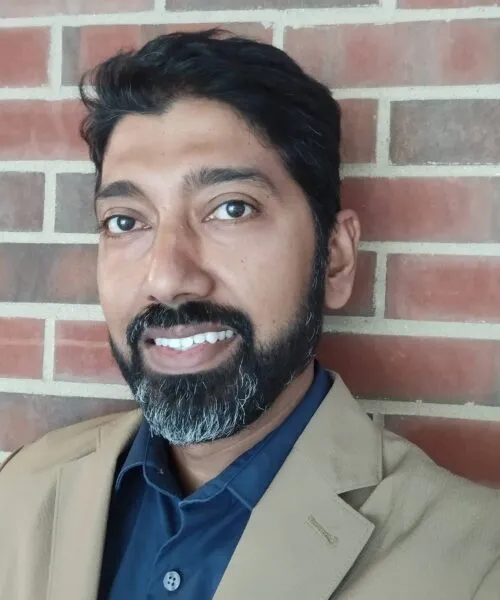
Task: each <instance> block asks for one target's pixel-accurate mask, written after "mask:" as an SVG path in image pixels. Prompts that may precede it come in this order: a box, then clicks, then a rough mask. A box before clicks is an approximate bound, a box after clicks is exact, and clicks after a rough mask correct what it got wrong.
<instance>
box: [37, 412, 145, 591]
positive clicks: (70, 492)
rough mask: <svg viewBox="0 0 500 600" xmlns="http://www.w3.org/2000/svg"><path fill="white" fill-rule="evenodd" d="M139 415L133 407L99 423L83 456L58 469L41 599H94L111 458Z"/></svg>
mask: <svg viewBox="0 0 500 600" xmlns="http://www.w3.org/2000/svg"><path fill="white" fill-rule="evenodd" d="M141 418H142V416H141V413H140V411H139V410H134V411H132V412H131V413H127V414H126V415H125V416H124V417H120V418H119V419H118V420H116V421H114V422H112V423H109V424H105V425H103V426H101V427H99V428H98V429H97V430H96V435H95V440H94V447H90V448H89V449H88V454H87V455H86V456H84V457H82V458H81V459H79V460H76V461H72V462H70V463H68V464H66V465H63V467H62V468H61V469H60V472H59V476H58V482H57V491H56V500H55V503H56V504H55V510H54V524H53V529H52V536H53V538H52V552H51V561H50V573H49V583H48V590H47V595H46V599H47V600H66V599H67V598H71V599H72V600H90V599H94V598H97V593H98V586H99V581H100V574H101V559H102V552H103V548H104V539H105V535H106V523H107V517H108V509H109V503H110V499H111V493H112V488H113V481H114V477H115V468H116V462H117V460H118V457H119V456H120V454H121V453H122V451H123V450H124V449H125V448H126V446H127V445H128V444H129V443H130V441H131V439H132V437H133V436H134V434H135V433H136V432H137V429H138V427H139V424H140V421H141ZM75 510H76V511H78V510H79V511H80V512H79V513H78V512H76V513H75Z"/></svg>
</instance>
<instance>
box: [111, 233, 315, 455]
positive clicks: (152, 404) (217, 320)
mask: <svg viewBox="0 0 500 600" xmlns="http://www.w3.org/2000/svg"><path fill="white" fill-rule="evenodd" d="M318 246H319V244H318ZM325 264H326V258H325V250H324V249H323V251H321V249H320V248H317V249H316V253H315V258H314V264H313V269H312V277H311V280H310V282H309V289H308V293H307V295H306V297H305V298H303V299H302V301H301V302H300V305H299V306H298V308H297V311H296V314H295V316H294V317H293V318H292V320H291V321H290V322H289V324H288V325H286V326H285V327H284V328H283V329H282V330H281V331H280V332H279V334H278V335H277V336H275V338H274V339H271V340H269V341H267V342H265V343H259V342H258V341H257V340H256V338H255V331H254V327H253V325H252V321H251V319H250V317H249V316H248V315H247V314H246V313H245V312H243V311H241V310H238V309H235V308H233V307H229V306H224V305H220V304H216V303H213V302H208V301H194V302H187V303H185V304H183V305H181V306H180V307H178V308H171V307H169V306H166V305H161V304H153V305H150V306H149V307H147V308H146V309H145V310H144V311H143V312H142V313H141V314H139V315H138V316H137V317H136V318H135V319H134V320H133V321H132V322H131V323H130V325H129V326H128V328H127V336H126V337H127V344H128V346H129V348H130V350H131V354H130V359H127V358H126V357H125V356H124V354H123V353H122V352H121V351H120V350H119V349H118V347H117V345H116V344H115V343H114V341H113V340H112V339H111V337H110V345H111V350H112V353H113V356H114V358H115V360H116V362H117V364H118V366H119V368H120V371H121V373H122V375H123V377H124V379H125V381H126V382H127V383H128V385H129V386H130V389H131V390H132V394H133V396H134V398H135V400H136V401H137V402H138V403H139V405H140V406H141V408H142V410H143V414H144V418H145V420H146V421H147V422H148V424H149V427H150V430H151V433H152V434H153V435H157V436H160V437H162V438H164V439H165V440H167V441H168V442H170V443H171V444H173V445H180V446H183V445H188V444H199V443H202V442H210V441H214V440H217V439H222V438H227V437H230V436H232V435H235V434H236V433H238V432H239V431H241V430H243V429H244V428H246V427H247V426H248V425H250V424H251V423H253V422H254V421H256V420H257V419H258V418H259V417H260V416H262V414H264V412H265V411H266V410H268V409H269V407H270V406H271V405H272V404H273V402H274V401H275V399H276V398H277V397H278V396H279V395H280V394H281V393H282V392H283V391H284V390H285V389H286V387H287V386H288V385H289V384H290V383H291V382H292V381H293V380H294V379H295V378H296V377H297V376H298V375H299V374H300V373H302V372H303V371H304V370H305V368H306V367H307V366H308V364H309V363H310V362H311V360H313V358H314V354H315V351H316V347H317V345H318V342H319V338H320V335H321V329H322V317H323V302H324V274H325ZM204 323H207V324H208V323H210V324H217V325H220V326H222V327H227V328H228V329H232V330H233V331H234V332H235V333H236V334H238V337H239V339H238V340H235V342H236V343H237V344H238V345H237V348H236V350H235V351H234V354H233V355H232V356H231V357H230V358H229V359H227V360H226V361H225V362H224V363H222V364H221V365H219V366H217V367H216V368H213V369H210V370H205V371H200V372H197V373H187V374H175V375H169V374H163V373H162V374H159V373H155V372H153V371H151V370H149V369H148V368H147V367H146V365H145V364H144V360H143V356H142V354H141V340H142V336H143V334H144V332H145V331H146V330H147V329H149V328H157V327H158V328H169V327H173V326H175V325H193V324H204ZM233 343H234V342H233Z"/></svg>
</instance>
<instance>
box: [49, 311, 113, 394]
mask: <svg viewBox="0 0 500 600" xmlns="http://www.w3.org/2000/svg"><path fill="white" fill-rule="evenodd" d="M55 342H56V343H55V348H56V349H55V366H54V370H55V373H54V377H55V379H62V380H65V381H81V382H87V381H90V382H95V383H125V382H124V380H123V378H122V376H121V373H120V371H119V369H118V367H117V366H116V363H115V362H114V359H113V357H112V355H111V350H110V348H109V343H108V330H107V327H106V326H105V324H104V323H88V322H84V321H60V322H58V323H56V337H55Z"/></svg>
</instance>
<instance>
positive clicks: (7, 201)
mask: <svg viewBox="0 0 500 600" xmlns="http://www.w3.org/2000/svg"><path fill="white" fill-rule="evenodd" d="M378 5H379V2H378V0H211V1H209V0H165V1H164V2H163V0H161V1H160V2H158V1H157V0H18V1H17V2H15V1H3V2H2V1H1V0H0V123H1V127H0V315H1V316H0V378H6V379H8V380H9V381H8V385H9V389H12V390H16V391H17V392H18V393H13V392H12V393H6V392H4V393H1V392H0V452H1V451H3V450H12V449H14V448H15V447H16V446H18V445H19V444H21V443H28V442H29V441H31V440H33V439H35V438H36V437H39V436H40V435H42V434H43V433H44V432H46V431H48V430H50V429H53V428H56V427H59V426H61V425H65V424H68V423H72V422H75V421H79V420H82V419H86V418H88V417H91V416H95V415H100V414H104V413H107V412H114V411H116V410H121V409H125V408H128V407H129V406H130V405H128V404H126V403H124V402H121V401H115V400H106V399H105V398H107V397H109V392H108V390H109V389H110V388H109V387H108V386H109V385H110V384H115V383H123V382H122V379H121V375H120V373H119V370H118V368H117V367H116V365H115V364H114V362H113V359H112V356H111V353H110V349H109V345H108V340H107V330H106V326H105V324H104V323H103V322H100V321H99V322H94V321H90V320H88V321H85V320H83V319H86V318H87V319H91V317H90V314H93V313H94V309H95V308H96V306H95V305H96V304H97V303H98V294H97V285H96V257H97V246H96V245H94V244H93V243H84V242H87V241H93V238H86V237H85V234H89V233H93V232H94V231H95V225H96V223H95V216H94V211H93V186H94V175H93V174H92V173H91V172H90V170H89V168H88V163H87V164H84V163H86V161H88V154H87V149H86V148H85V146H84V144H83V143H82V141H81V140H80V138H79V134H78V125H79V122H80V118H81V116H82V114H83V111H82V108H81V107H80V105H79V102H78V101H77V100H76V99H73V95H74V92H75V89H74V86H76V84H77V83H78V81H79V79H80V77H81V75H82V74H83V72H85V71H86V70H88V69H89V68H92V67H93V66H94V65H96V63H99V62H100V61H102V60H103V59H105V58H107V57H109V56H110V55H112V54H114V53H115V52H117V51H119V50H130V49H134V48H137V47H139V46H141V45H142V44H144V43H145V42H146V41H147V40H150V39H152V38H153V37H155V36H156V35H158V34H162V33H167V32H172V31H179V30H191V31H192V30H200V29H208V28H211V27H215V26H220V27H222V28H224V29H226V30H229V31H232V32H234V33H236V34H243V35H247V36H250V37H253V38H257V39H261V40H264V41H266V42H268V43H272V42H275V43H278V44H281V43H283V47H284V48H285V50H286V51H288V52H289V53H290V54H291V55H292V56H293V57H295V58H296V59H297V60H298V61H299V63H300V64H301V65H302V66H303V67H304V68H305V69H306V70H307V71H308V72H309V73H310V74H312V75H313V76H315V77H317V78H319V79H320V80H321V81H323V82H324V83H325V84H326V85H328V86H329V88H331V89H332V90H333V93H334V95H336V96H337V97H338V98H341V99H340V104H341V108H342V113H343V118H342V144H341V154H342V159H343V162H344V163H346V167H345V169H344V171H343V173H344V181H343V185H342V190H341V193H342V203H343V206H344V207H345V208H348V209H354V210H355V211H357V212H358V214H359V216H360V219H361V225H362V241H363V246H362V248H361V251H360V253H359V259H358V268H357V274H356V278H355V282H354V289H353V294H352V297H351V299H350V300H349V302H348V304H347V306H345V307H344V308H342V309H341V310H339V311H336V312H334V313H332V315H330V316H329V318H328V321H327V322H328V326H329V327H330V328H334V327H336V326H337V324H338V325H339V327H338V329H341V330H342V331H343V332H345V333H342V334H340V333H337V334H336V333H333V332H332V333H327V334H325V335H324V337H323V339H322V342H321V345H320V349H319V355H320V357H321V360H322V361H323V362H324V363H325V364H326V365H327V366H328V367H330V368H334V369H337V370H338V371H339V373H340V374H341V375H342V376H343V377H344V378H345V380H346V382H347V384H348V385H349V386H350V387H351V389H352V390H353V392H354V393H355V394H356V395H357V396H359V397H361V398H366V399H369V400H380V399H386V400H389V401H391V400H394V401H402V402H408V403H412V404H411V406H409V412H417V411H418V410H420V409H419V407H421V410H422V412H423V413H425V411H431V410H432V409H431V408H430V407H429V406H426V404H425V403H439V404H440V410H441V411H442V413H443V414H444V415H445V416H447V417H449V418H445V419H440V420H433V419H424V418H418V417H406V416H401V415H394V416H391V417H387V419H386V422H387V424H388V425H389V427H390V428H392V429H394V430H395V431H399V432H400V433H402V434H403V435H406V436H408V437H409V438H410V439H413V440H414V441H415V442H416V443H417V444H419V445H421V446H422V447H423V448H424V449H425V450H427V451H428V452H430V453H431V455H432V456H434V457H435V458H436V459H437V460H438V461H439V462H441V463H442V464H444V465H445V466H447V467H449V468H451V469H453V470H455V471H456V472H459V473H461V474H463V475H465V476H467V477H470V478H471V479H475V480H477V481H481V482H484V483H487V484H490V485H498V483H499V481H500V476H499V475H498V474H497V473H496V471H498V469H497V468H496V462H497V461H496V454H497V446H496V444H498V442H496V441H495V439H496V438H498V429H499V427H500V426H499V425H498V424H499V423H500V397H499V384H498V382H499V381H500V379H499V377H498V373H499V367H500V353H499V349H500V339H491V340H484V339H474V331H476V330H477V331H478V336H477V337H478V338H482V337H484V333H485V326H484V325H485V323H491V324H492V327H491V328H489V329H488V335H489V336H490V337H492V338H495V335H494V334H495V332H496V330H497V329H498V327H496V326H495V324H498V323H500V309H499V308H498V306H499V305H500V302H499V298H500V287H499V285H498V284H497V283H496V282H497V281H499V280H500V277H499V276H498V275H499V268H500V250H499V249H500V220H499V215H500V213H499V206H500V128H499V127H498V126H497V123H500V100H499V99H498V94H496V93H495V92H496V89H497V87H498V85H499V84H500V61H499V60H498V57H499V56H500V19H499V18H498V14H497V12H498V11H497V10H496V8H494V7H498V6H499V0H397V8H399V9H403V12H401V13H400V15H399V16H400V17H401V16H403V17H404V19H401V18H399V17H398V18H397V19H396V14H394V15H393V14H392V12H391V11H388V12H387V11H386V13H387V14H386V17H387V19H386V18H384V19H383V21H384V22H377V23H376V22H375V21H380V19H379V16H377V15H376V14H375V13H376V12H377V10H378ZM338 7H340V8H344V7H345V8H351V7H358V8H357V9H356V10H354V11H351V10H348V11H347V12H346V13H345V15H347V13H349V15H348V20H349V23H341V20H343V19H341V20H337V19H334V18H333V17H332V15H333V13H332V12H331V11H328V10H325V9H334V10H335V9H336V8H338ZM466 7H481V10H480V11H478V10H472V11H465V12H463V13H460V14H459V13H458V12H457V11H441V10H440V9H442V8H444V9H446V8H453V9H461V8H466ZM289 9H290V10H289ZM297 9H298V10H297ZM405 9H418V10H419V12H418V14H417V13H416V12H415V13H414V12H413V11H412V10H406V11H405ZM427 9H433V10H429V11H427ZM436 9H437V10H436ZM176 11H177V13H176ZM182 11H186V12H185V14H180V13H181V12H182ZM211 11H216V12H215V13H213V12H211ZM238 11H241V12H238ZM135 13H140V14H137V15H135ZM162 13H163V14H162ZM174 13H176V14H174ZM236 15H237V16H236ZM80 16H81V18H80ZM323 16H324V17H325V19H324V20H323ZM16 17H20V19H19V20H15V21H8V20H6V19H8V18H16ZM179 20H184V21H187V23H182V24H181V23H174V22H173V21H179ZM371 21H373V22H371ZM396 21H400V22H396ZM402 21H405V22H402ZM314 23H316V24H318V25H314ZM328 23H330V24H328ZM282 34H283V36H282ZM61 44H62V47H61ZM337 90H338V93H337ZM379 103H381V105H380V104H379ZM379 108H382V110H380V111H379ZM379 114H380V119H382V121H381V122H378V120H377V119H378V118H379ZM378 135H381V136H382V139H377V136H378ZM386 136H388V139H387V140H386V139H385V137H386ZM386 141H387V144H386ZM377 150H378V151H377ZM54 183H55V189H54ZM45 195H46V197H45ZM54 196H55V197H54ZM78 242H81V243H78ZM441 243H442V244H446V246H444V248H443V250H440V246H439V244H441ZM483 248H484V250H483ZM271 258H272V257H271ZM385 262H386V263H387V275H386V280H385V281H383V280H381V279H380V278H379V279H378V280H376V277H375V275H376V272H377V271H376V268H377V265H379V266H381V267H383V266H384V264H385ZM375 299H377V304H376V306H375V305H374V300H375ZM25 303H30V305H31V306H32V308H33V314H32V315H31V314H30V313H29V311H28V313H27V312H26V305H25ZM46 303H50V304H51V303H54V304H65V305H66V306H65V307H61V309H59V308H58V307H57V306H50V307H46V306H45V304H46ZM82 305H83V306H82ZM87 305H94V307H93V308H92V309H89V308H87ZM375 308H377V311H376V310H375ZM384 308H385V310H384ZM380 309H382V310H380ZM54 311H55V315H56V324H55V331H54V339H45V324H44V319H43V318H35V317H36V316H43V315H53V314H54ZM381 313H382V314H381ZM73 314H74V316H73ZM26 316H28V317H31V318H26ZM67 319H70V320H67ZM388 320H390V322H388ZM429 322H431V323H434V322H435V323H436V326H435V330H434V329H432V331H431V333H432V334H433V336H432V337H429ZM440 322H441V324H440ZM445 322H448V325H446V326H445ZM450 322H451V323H452V324H453V337H447V336H448V334H447V332H448V331H449V327H450V325H449V323H450ZM464 324H466V325H464ZM365 325H366V330H365V329H364V326H365ZM388 330H389V331H390V332H391V335H382V334H384V333H387V331H388ZM47 331H48V332H49V331H50V332H51V331H52V328H47ZM376 332H379V333H380V334H376ZM461 332H463V337H460V336H461ZM52 350H54V356H53V358H54V369H53V373H52V374H51V375H52V379H53V381H52V380H50V379H51V378H50V377H49V378H48V380H47V381H45V380H44V379H43V376H44V372H43V357H44V355H46V356H47V357H48V358H52V356H51V354H50V353H51V352H52ZM45 375H46V376H47V375H50V374H48V373H46V374H45ZM30 380H38V381H37V383H36V385H37V386H40V389H41V390H42V391H40V392H38V390H37V393H40V395H36V394H35V395H33V394H29V393H28V392H29V391H30V386H31V384H32V383H33V382H32V381H30ZM89 383H92V384H93V385H95V386H96V391H97V393H96V396H97V397H96V398H92V399H85V398H84V396H86V395H87V394H86V386H88V385H89ZM69 384H71V385H70V388H71V389H72V390H74V392H72V393H75V394H76V395H77V396H78V397H77V398H67V397H65V396H64V394H65V393H66V388H67V386H68V385H69ZM5 385H7V384H5ZM79 389H81V393H80V392H79V391H78V390H79ZM47 392H50V394H55V395H47ZM58 394H59V395H58ZM417 400H421V401H422V402H423V403H424V404H423V405H422V406H421V405H420V403H419V404H413V403H414V402H415V401H417ZM466 403H467V404H468V409H467V410H470V414H471V416H472V417H474V415H476V416H477V415H479V416H481V411H482V410H483V409H482V408H481V405H489V407H490V408H489V409H488V410H491V411H492V412H491V414H492V419H493V420H494V421H495V423H484V422H483V423H475V422H473V421H471V422H468V421H466V420H461V421H460V422H455V421H453V419H452V417H453V416H454V415H455V410H456V408H455V407H454V406H453V405H461V404H466ZM475 405H477V406H475ZM372 406H377V407H378V408H379V409H380V410H384V409H385V408H386V406H387V405H386V404H385V403H382V404H379V403H374V404H373V405H372ZM390 406H392V407H393V411H394V410H395V409H396V407H399V406H400V405H399V404H394V403H392V404H391V405H390ZM495 411H498V413H497V412H495ZM405 412H406V411H405Z"/></svg>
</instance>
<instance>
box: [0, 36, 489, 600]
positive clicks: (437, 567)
mask: <svg viewBox="0 0 500 600" xmlns="http://www.w3.org/2000/svg"><path fill="white" fill-rule="evenodd" d="M84 82H85V83H87V82H90V83H92V84H93V86H94V89H93V91H92V92H89V91H88V88H87V87H84V86H82V88H81V89H82V97H83V101H84V103H85V105H86V107H87V110H88V115H87V117H86V119H85V120H84V122H83V124H82V134H83V137H84V139H85V140H86V142H87V143H88V145H89V148H90V155H91V158H92V160H93V162H94V164H95V167H96V172H97V180H96V198H95V202H96V214H97V219H98V222H99V228H100V232H101V234H100V244H99V257H98V279H99V291H100V298H101V303H102V307H103V310H104V314H105V318H106V322H107V325H108V328H109V334H110V343H111V347H112V350H113V354H114V356H115V358H116V360H117V362H118V364H119V366H120V368H121V371H122V373H123V375H124V377H125V379H126V381H127V382H128V384H129V385H130V387H131V390H132V392H133V395H134V397H135V399H136V400H137V402H138V403H139V405H140V410H137V411H134V412H133V413H126V414H120V415H111V416H107V417H105V418H100V419H95V420H92V421H90V422H86V423H80V424H78V425H75V426H72V427H69V428H66V429H63V430H59V431H55V432H53V433H51V434H49V435H47V436H45V437H44V438H43V439H42V440H40V441H39V442H37V443H35V444H33V445H32V446H29V447H26V448H24V449H21V450H20V451H19V452H18V453H16V454H15V455H14V456H13V457H12V459H11V460H10V461H9V462H8V463H7V464H6V465H5V466H4V468H3V470H2V472H1V473H0V482H1V486H0V539H1V540H2V542H1V547H0V592H1V597H2V599H3V598H5V600H67V599H69V598H71V599H72V600H94V599H99V600H127V599H130V600H141V599H144V600H145V599H146V598H147V599H159V598H170V597H171V598H179V599H192V600H204V599H208V598H216V599H217V600H235V599H237V600H250V599H252V600H254V599H256V598H258V599H263V600H281V599H283V600H284V599H287V600H325V599H327V598H342V599H343V600H347V599H349V600H368V599H370V600H392V599H398V600H400V599H402V598H404V599H408V600H417V599H418V600H421V599H436V600H446V599H450V600H451V599H453V600H466V599H467V600H471V599H473V598H474V599H475V600H492V599H494V598H500V567H499V562H498V561H499V557H500V502H499V501H498V500H499V499H498V496H497V494H496V492H494V491H492V490H489V489H486V488H481V487H479V486H475V485H474V484H472V483H470V482H467V481H465V480H462V479H460V478H458V477H455V476H453V475H451V474H449V473H447V472H446V471H444V470H442V469H440V468H439V467H437V466H436V465H434V464H433V463H432V461H431V460H430V459H428V458H427V457H426V456H425V455H423V454H422V452H420V451H419V450H418V449H417V448H415V447H414V446H412V445H411V444H409V443H408V442H406V441H404V440H402V439H400V438H398V437H397V436H395V435H392V434H390V433H388V432H383V431H380V430H379V429H378V428H377V427H376V426H375V425H374V424H373V423H372V421H371V420H370V419H369V418H368V417H367V416H366V415H364V414H363V412H362V411H361V409H360V408H359V407H358V405H357V403H356V402H355V401H354V399H353V398H352V397H351V396H350V394H349V392H348V391H347V390H346V388H345V387H344V384H343V383H342V381H341V379H340V377H339V376H336V375H334V374H329V373H327V372H325V371H324V370H323V369H322V368H321V367H320V366H319V365H317V364H316V363H315V361H314V355H315V349H316V346H317V343H318V339H319V337H320V332H321V320H322V310H323V308H324V307H327V308H329V309H335V308H339V307H341V306H343V305H344V304H345V302H346V301H347V299H348V297H349V295H350V292H351V288H352V283H353V277H354V271H355V263H356V252H357V245H358V240H359V230H360V227H359V223H358V220H357V217H356V215H355V214H354V213H353V212H352V211H348V210H344V211H342V210H340V207H339V140H340V128H339V118H340V115H339V109H338V106H337V104H336V103H335V101H334V100H333V99H332V98H331V96H330V94H329V91H328V90H327V89H326V88H325V87H324V86H322V85H321V84H319V83H318V82H316V81H314V80H313V79H311V78H309V77H308V76H307V75H305V74H304V73H303V72H302V71H301V69H300V68H299V67H298V66H297V65H296V64H295V63H294V62H293V61H292V60H291V59H290V58H289V57H287V56H286V55H285V54H284V53H283V52H281V51H280V50H277V49H275V48H273V47H271V46H268V45H265V44H260V43H257V42H253V41H249V40H245V39H240V38H234V37H227V36H226V37H224V36H223V35H221V34H220V33H219V32H215V31H210V32H203V33H184V34H172V35H167V36H162V37H159V38H157V39H155V40H153V41H152V42H150V43H148V44H147V45H146V46H145V47H144V48H142V49H141V50H139V51H138V52H136V53H124V54H119V55H117V56H115V57H112V58H111V59H109V60H108V61H106V62H104V63H103V64H102V65H100V66H99V67H98V69H97V70H96V71H95V72H94V73H93V75H92V77H91V79H90V80H88V79H86V80H84ZM359 376H360V377H363V376H364V374H363V373H360V374H359Z"/></svg>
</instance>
